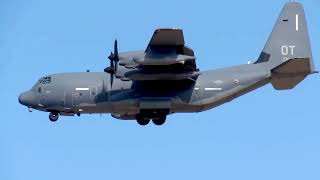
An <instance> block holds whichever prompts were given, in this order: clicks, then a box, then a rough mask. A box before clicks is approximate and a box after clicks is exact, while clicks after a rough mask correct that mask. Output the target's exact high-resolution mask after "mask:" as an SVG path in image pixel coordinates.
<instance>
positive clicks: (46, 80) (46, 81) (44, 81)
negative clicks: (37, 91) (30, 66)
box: [38, 76, 51, 84]
mask: <svg viewBox="0 0 320 180" xmlns="http://www.w3.org/2000/svg"><path fill="white" fill-rule="evenodd" d="M38 82H39V83H40V84H50V83H51V76H46V77H42V78H40V79H39V81H38Z"/></svg>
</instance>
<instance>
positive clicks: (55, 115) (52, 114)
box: [49, 112, 59, 122]
mask: <svg viewBox="0 0 320 180" xmlns="http://www.w3.org/2000/svg"><path fill="white" fill-rule="evenodd" d="M49 119H50V121H52V122H56V121H57V120H58V119H59V112H50V114H49Z"/></svg>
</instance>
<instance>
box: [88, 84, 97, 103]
mask: <svg viewBox="0 0 320 180" xmlns="http://www.w3.org/2000/svg"><path fill="white" fill-rule="evenodd" d="M89 88H90V100H91V101H92V102H95V97H96V96H97V87H96V86H91V87H89Z"/></svg>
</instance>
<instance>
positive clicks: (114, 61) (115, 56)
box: [104, 39, 119, 87]
mask: <svg viewBox="0 0 320 180" xmlns="http://www.w3.org/2000/svg"><path fill="white" fill-rule="evenodd" d="M108 59H109V60H110V66H109V67H107V68H105V69H104V71H105V72H107V73H109V74H110V85H111V87H112V84H113V78H114V74H116V73H117V69H118V62H119V53H118V41H117V39H116V40H115V41H114V47H113V52H111V53H110V55H109V56H108Z"/></svg>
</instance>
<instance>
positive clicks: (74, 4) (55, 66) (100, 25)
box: [0, 0, 320, 180]
mask: <svg viewBox="0 0 320 180" xmlns="http://www.w3.org/2000/svg"><path fill="white" fill-rule="evenodd" d="M285 2H287V1H286V0H268V1H253V0H251V1H250V0H243V1H233V2H231V1H215V2H214V1H192V2H191V1H172V0H162V1H157V2H152V1H147V0H136V1H123V0H117V1H98V0H92V1H76V0H70V1H64V0H55V1H40V0H38V1H37V0H30V1H22V0H21V1H19V0H10V1H9V0H2V1H0V60H1V66H0V80H1V82H2V90H1V95H0V96H1V100H2V103H1V104H0V109H1V118H0V121H1V125H0V179H3V180H11V179H12V180H13V179H15V180H44V179H45V180H51V179H52V180H53V179H80V180H81V179H112V180H117V179H129V178H130V179H140V180H145V179H146V180H147V179H154V180H157V179H159V180H160V179H186V180H188V179H220V180H224V179H225V180H229V179H243V180H256V179H259V180H264V179H265V180H270V179H273V180H277V179H279V180H282V179H291V180H295V179H299V180H300V179H320V173H319V169H320V131H319V127H320V121H319V92H320V86H319V75H313V76H310V77H308V78H307V79H306V80H305V81H303V82H302V83H301V84H299V85H298V86H297V87H296V88H295V89H293V90H290V91H276V90H274V89H273V88H272V86H271V85H267V86H265V87H263V88H261V89H259V90H257V91H254V92H252V93H249V94H247V95H245V96H242V97H240V98H238V99H236V100H234V101H232V102H231V103H227V104H224V105H222V106H220V107H218V108H215V109H212V110H210V111H207V112H203V113H194V114H175V115H173V116H170V117H169V118H168V121H167V122H166V124H165V125H164V126H162V127H156V126H154V125H152V124H150V125H148V126H146V127H141V126H138V125H137V123H136V122H134V121H132V122H131V121H128V122H126V121H118V120H115V119H112V118H111V117H110V115H106V114H105V115H102V116H101V117H100V116H99V115H91V116H90V115H84V116H81V117H80V118H79V117H61V118H60V119H59V121H58V122H57V123H51V122H50V121H49V120H48V114H47V113H43V112H32V113H29V112H28V111H27V108H26V107H24V106H21V105H20V104H19V103H18V100H17V98H18V95H19V93H21V92H22V91H25V90H28V89H30V88H31V86H32V85H33V84H34V83H35V82H36V80H37V79H38V78H39V77H40V76H43V75H46V74H50V73H59V72H77V71H85V70H86V69H90V70H91V71H103V69H104V68H105V67H106V66H107V65H108V61H107V60H106V56H107V55H108V54H109V52H110V50H111V49H112V46H113V40H114V39H115V38H117V39H118V42H119V50H120V51H127V50H136V49H144V48H145V47H146V45H147V43H148V41H149V39H150V38H151V35H152V33H153V31H154V29H155V28H157V27H180V28H183V29H184V34H185V40H186V43H187V44H188V45H189V46H191V47H192V48H193V49H194V50H195V53H196V56H197V58H198V59H197V64H198V66H199V68H200V69H201V70H207V69H214V68H220V67H226V66H232V65H236V64H243V63H246V62H247V61H249V60H251V61H253V60H255V59H256V58H257V57H258V55H259V53H260V51H261V49H262V48H263V46H264V44H265V42H266V40H267V37H268V35H269V33H270V32H271V29H272V26H273V24H274V22H275V20H276V18H277V16H278V14H279V12H280V10H281V8H282V6H283V4H284V3H285ZM300 2H302V3H303V4H304V6H305V10H306V15H307V18H308V25H309V32H310V37H311V43H312V48H313V56H314V59H315V65H316V67H317V68H318V70H319V67H320V65H319V62H320V61H319V55H320V51H319V49H320V43H319V39H320V34H319V22H320V21H319V17H320V11H319V8H320V2H319V1H318V0H304V1H300Z"/></svg>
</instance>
